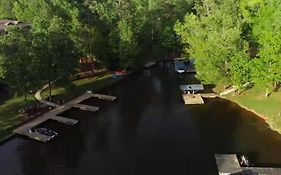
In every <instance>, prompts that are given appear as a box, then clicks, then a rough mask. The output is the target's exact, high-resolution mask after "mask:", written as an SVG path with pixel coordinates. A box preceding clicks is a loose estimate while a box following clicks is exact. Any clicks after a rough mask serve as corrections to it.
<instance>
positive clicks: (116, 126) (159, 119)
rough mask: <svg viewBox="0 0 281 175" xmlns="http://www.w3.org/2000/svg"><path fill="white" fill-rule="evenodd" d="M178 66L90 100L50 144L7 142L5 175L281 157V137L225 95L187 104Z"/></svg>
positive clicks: (139, 169)
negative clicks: (236, 156) (222, 157)
mask: <svg viewBox="0 0 281 175" xmlns="http://www.w3.org/2000/svg"><path fill="white" fill-rule="evenodd" d="M173 69H174V68H173V66H172V65H171V64H169V63H163V64H160V65H159V66H158V67H157V66H156V67H155V68H153V69H150V70H148V71H149V72H148V71H146V72H139V73H137V74H132V75H130V76H129V77H128V78H126V79H125V80H123V81H121V82H119V83H117V84H115V85H113V86H110V87H108V88H106V89H103V90H102V91H100V93H105V94H112V95H115V96H117V97H118V99H117V101H116V102H113V103H112V102H104V101H100V100H97V99H94V98H92V99H89V100H87V101H84V102H82V103H83V104H88V105H94V106H99V107H101V110H100V111H98V112H96V113H91V112H85V111H81V110H78V109H71V110H69V111H66V112H64V113H62V114H61V115H60V116H63V117H69V118H75V119H78V120H79V123H78V125H77V126H74V127H72V126H65V125H62V124H58V123H55V122H47V123H44V124H43V126H44V127H48V128H51V129H53V130H55V131H57V132H58V133H59V134H60V136H59V137H58V138H57V139H56V140H54V141H53V142H50V143H47V144H43V143H38V142H36V141H32V140H29V139H26V138H24V139H22V138H16V139H13V140H11V141H9V142H7V143H5V144H3V145H1V146H0V155H1V157H0V169H1V174H2V173H3V174H7V175H10V174H17V175H21V174H28V175H37V174H52V175H60V174H68V175H72V174H73V175H74V174H81V175H82V174H83V175H87V174H89V175H90V174H98V175H115V174H122V175H132V174H137V175H138V174H139V175H143V174H146V175H150V174H151V175H155V174H161V175H166V174H167V175H168V174H169V175H171V174H177V175H181V174H184V175H186V174H196V175H200V174H204V175H205V174H208V175H209V174H211V175H212V174H217V168H216V163H215V159H214V154H215V153H223V154H225V153H249V152H250V153H252V152H254V153H256V162H257V163H259V164H280V163H281V157H280V156H279V155H281V150H280V148H281V136H280V135H278V134H277V133H276V132H274V131H272V130H270V129H269V128H268V126H267V124H266V123H265V122H264V121H263V120H262V119H260V118H258V117H257V116H255V115H254V114H252V113H251V112H248V111H246V110H244V109H242V108H240V107H239V106H238V105H236V104H234V103H231V102H229V101H226V100H223V99H212V100H206V104H205V105H184V104H183V101H182V97H181V92H180V90H179V85H180V84H181V83H186V82H187V83H189V82H196V81H195V79H193V77H192V75H188V74H187V75H185V76H186V77H182V78H178V76H177V75H176V74H175V73H174V70H173Z"/></svg>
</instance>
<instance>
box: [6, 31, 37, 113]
mask: <svg viewBox="0 0 281 175" xmlns="http://www.w3.org/2000/svg"><path fill="white" fill-rule="evenodd" d="M8 32H9V34H8V35H4V36H2V37H1V53H2V56H3V57H2V58H3V59H2V61H1V64H2V65H1V67H2V68H1V69H2V71H1V72H2V77H3V78H4V81H5V82H6V83H7V84H8V85H9V87H10V88H11V90H12V91H14V92H16V93H19V94H23V95H24V101H25V108H27V99H26V96H27V94H28V92H29V91H30V90H34V89H35V88H36V87H38V84H39V82H38V77H39V70H38V69H37V67H38V60H37V59H36V57H34V55H33V54H32V48H31V45H32V40H31V34H30V32H29V31H26V30H20V29H18V28H16V27H10V28H9V29H8ZM3 69H4V71H3Z"/></svg>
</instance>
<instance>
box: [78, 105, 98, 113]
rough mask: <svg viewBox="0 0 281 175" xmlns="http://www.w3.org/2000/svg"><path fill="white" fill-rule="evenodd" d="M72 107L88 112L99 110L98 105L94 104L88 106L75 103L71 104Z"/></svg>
mask: <svg viewBox="0 0 281 175" xmlns="http://www.w3.org/2000/svg"><path fill="white" fill-rule="evenodd" d="M73 107H74V108H79V109H81V110H84V111H90V112H96V111H98V110H99V107H96V106H89V105H84V104H76V105H74V106H73Z"/></svg>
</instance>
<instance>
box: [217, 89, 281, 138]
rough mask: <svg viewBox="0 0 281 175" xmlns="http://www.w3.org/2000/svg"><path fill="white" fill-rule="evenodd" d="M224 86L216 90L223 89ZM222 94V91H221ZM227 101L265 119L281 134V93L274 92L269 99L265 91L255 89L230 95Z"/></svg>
mask: <svg viewBox="0 0 281 175" xmlns="http://www.w3.org/2000/svg"><path fill="white" fill-rule="evenodd" d="M221 87H222V86H219V87H218V88H216V91H217V90H218V89H221ZM219 92H220V91H219ZM226 98H227V99H229V100H231V101H234V102H236V103H238V104H239V105H241V106H243V107H245V108H247V109H248V110H250V111H253V112H255V113H256V114H258V115H259V116H260V117H262V118H264V119H265V120H266V122H267V123H268V124H269V125H270V127H271V128H272V129H273V130H276V131H278V132H279V133H281V92H280V91H278V92H273V93H272V94H271V95H270V96H269V97H267V98H266V97H265V89H264V88H262V87H256V86H255V87H253V88H251V89H249V90H246V91H245V92H243V93H242V94H240V95H238V94H237V93H233V94H229V95H227V96H226Z"/></svg>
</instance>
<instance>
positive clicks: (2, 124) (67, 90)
mask: <svg viewBox="0 0 281 175" xmlns="http://www.w3.org/2000/svg"><path fill="white" fill-rule="evenodd" d="M111 75H112V74H110V73H107V74H104V75H101V76H97V77H91V78H85V79H81V80H76V81H73V82H72V83H71V84H68V85H65V86H60V87H54V88H53V89H52V95H54V96H55V98H58V99H64V100H65V101H67V100H69V99H72V98H74V97H76V96H78V95H80V94H82V93H84V92H86V91H87V90H92V91H95V90H98V89H101V88H103V87H105V86H108V85H111V84H112V83H113V82H115V81H116V80H113V79H112V78H111ZM42 96H43V97H47V96H48V91H45V92H43V94H42ZM27 99H28V103H29V104H30V103H35V100H34V94H29V95H28V96H27ZM23 108H24V98H23V97H22V96H19V97H16V96H14V97H11V98H9V99H7V100H5V101H4V102H2V103H1V104H0V140H1V139H2V138H4V137H6V136H7V135H9V134H11V132H12V129H13V128H14V127H15V126H17V125H18V124H20V123H21V122H23V118H22V117H20V116H19V115H18V113H19V112H18V111H19V110H20V109H23Z"/></svg>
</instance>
